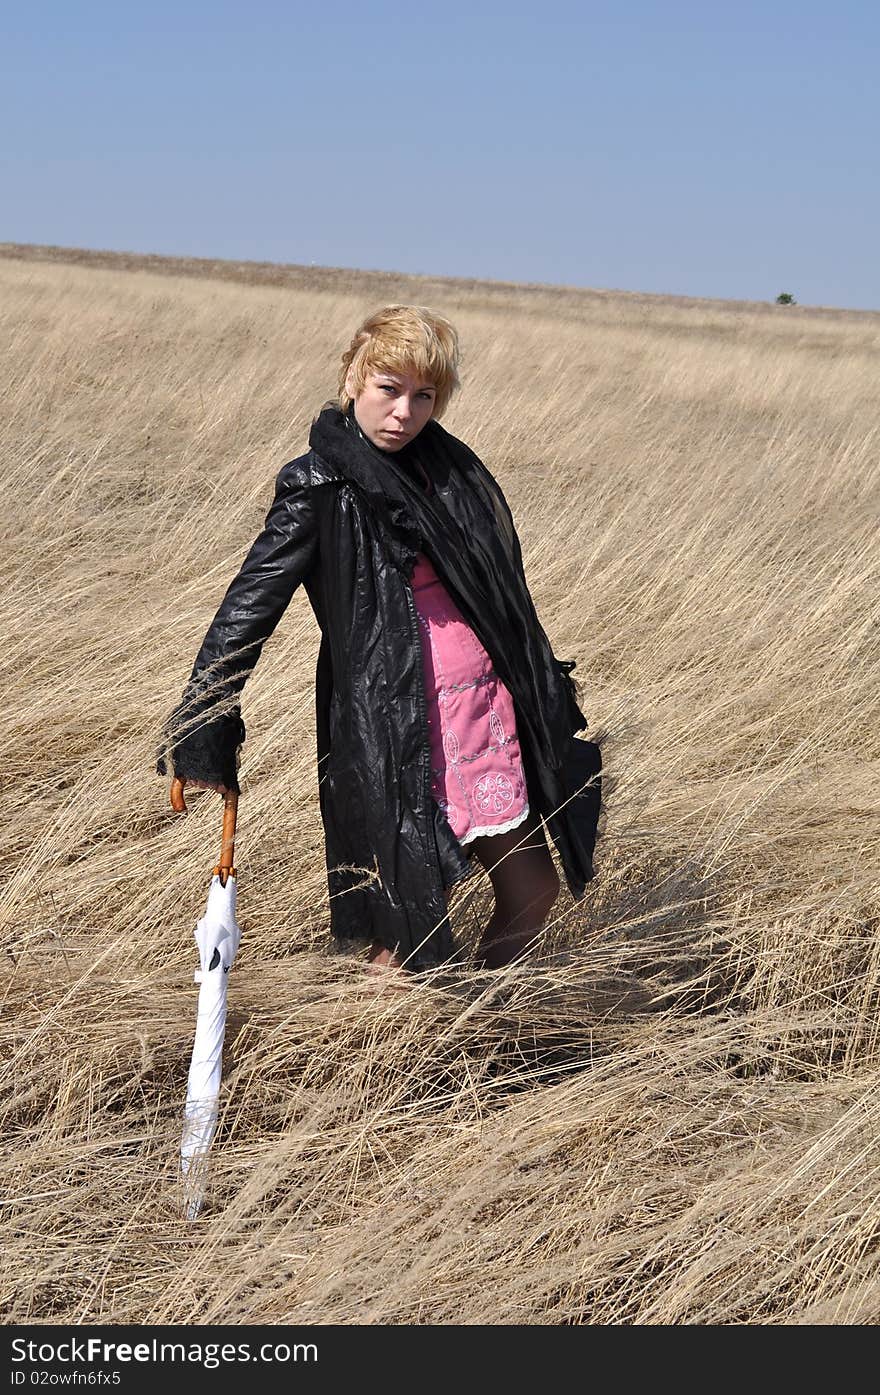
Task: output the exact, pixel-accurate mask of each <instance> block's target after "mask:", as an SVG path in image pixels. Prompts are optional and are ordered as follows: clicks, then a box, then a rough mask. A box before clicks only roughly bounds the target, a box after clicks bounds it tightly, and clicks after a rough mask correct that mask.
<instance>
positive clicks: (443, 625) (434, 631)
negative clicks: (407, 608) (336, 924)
mask: <svg viewBox="0 0 880 1395" xmlns="http://www.w3.org/2000/svg"><path fill="white" fill-rule="evenodd" d="M412 588H413V600H414V601H415V605H416V611H417V613H418V617H419V626H420V630H421V638H422V668H423V672H424V679H425V699H426V702H427V709H428V713H427V715H428V729H429V732H430V737H431V793H432V795H433V797H434V799H435V800H436V802H437V804H438V805H439V807H440V808H441V809H442V810H443V812H444V813H445V815H446V818H447V820H448V821H449V825H450V827H451V829H452V831H453V833H454V834H455V836H456V838H457V839H458V841H459V842H460V843H463V844H466V843H470V842H471V841H472V840H473V839H474V838H479V837H482V836H483V835H484V834H489V833H504V832H506V831H507V830H508V829H511V828H516V826H517V824H520V823H522V821H523V819H525V817H526V815H527V814H528V812H529V805H528V792H527V790H526V782H525V776H524V774H523V767H522V756H521V753H520V746H519V739H518V737H517V733H516V719H515V713H514V706H513V698H512V697H511V695H510V692H509V691H508V689H507V688H506V687H505V686H504V684H503V683H502V682H501V680H500V678H498V676H497V674H496V673H495V671H494V670H493V668H492V660H491V658H490V657H489V655H488V654H487V652H486V650H485V649H484V648H483V646H482V644H480V642H479V640H478V639H477V637H476V635H475V634H474V632H473V630H472V629H471V628H470V626H469V625H468V623H467V621H466V620H465V619H464V616H463V615H462V613H461V611H460V610H459V609H458V606H457V605H456V604H455V602H454V600H453V599H452V597H451V596H450V594H449V592H448V591H447V589H446V587H445V586H444V585H443V582H442V581H441V580H440V577H439V576H438V575H437V572H436V571H435V569H434V565H433V563H432V562H431V560H430V558H428V557H427V556H426V555H425V553H423V552H420V553H419V555H418V558H417V561H416V565H415V568H414V570H413V575H412Z"/></svg>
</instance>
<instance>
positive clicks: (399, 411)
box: [394, 397, 412, 421]
mask: <svg viewBox="0 0 880 1395" xmlns="http://www.w3.org/2000/svg"><path fill="white" fill-rule="evenodd" d="M394 415H395V416H396V417H398V418H399V420H400V421H408V420H409V418H410V417H411V416H412V403H411V402H410V400H409V398H408V397H398V399H397V401H396V403H395V404H394Z"/></svg>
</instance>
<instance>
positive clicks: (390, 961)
mask: <svg viewBox="0 0 880 1395" xmlns="http://www.w3.org/2000/svg"><path fill="white" fill-rule="evenodd" d="M453 890H454V888H453V887H451V886H448V887H447V888H446V890H445V892H444V893H443V894H444V896H445V897H446V904H447V906H448V905H449V898H450V896H451V895H452V892H453ZM367 966H368V967H367V972H368V973H379V972H380V971H381V970H382V969H402V968H403V965H402V964H401V962H400V960H399V959H398V957H397V955H396V954H395V953H394V951H393V950H391V949H386V948H385V946H384V945H383V943H382V941H381V940H374V941H373V943H372V944H371V945H370V949H369V952H368V954H367Z"/></svg>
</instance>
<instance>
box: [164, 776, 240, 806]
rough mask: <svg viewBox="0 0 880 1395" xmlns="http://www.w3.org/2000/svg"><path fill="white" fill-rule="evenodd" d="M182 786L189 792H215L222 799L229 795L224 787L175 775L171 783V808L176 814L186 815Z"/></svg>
mask: <svg viewBox="0 0 880 1395" xmlns="http://www.w3.org/2000/svg"><path fill="white" fill-rule="evenodd" d="M184 785H189V787H190V789H191V790H216V791H217V793H218V794H219V795H220V796H221V797H222V798H224V799H225V797H226V795H227V794H228V793H229V791H228V790H227V788H226V786H225V785H211V784H209V783H208V782H207V781H206V780H188V779H187V778H186V776H185V775H175V777H174V779H173V780H172V781H171V807H172V809H173V810H174V812H175V813H176V814H186V813H188V810H187V807H186V800H185V799H184V797H183V787H184Z"/></svg>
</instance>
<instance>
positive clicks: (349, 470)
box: [309, 404, 567, 766]
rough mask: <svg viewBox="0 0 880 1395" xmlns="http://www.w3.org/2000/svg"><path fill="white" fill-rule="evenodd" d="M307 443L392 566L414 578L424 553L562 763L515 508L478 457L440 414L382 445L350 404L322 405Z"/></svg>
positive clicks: (533, 733)
mask: <svg viewBox="0 0 880 1395" xmlns="http://www.w3.org/2000/svg"><path fill="white" fill-rule="evenodd" d="M309 445H310V446H311V448H312V449H313V450H314V451H315V452H316V453H317V454H318V455H320V456H321V458H322V459H323V460H325V461H327V463H328V464H330V465H332V466H333V467H334V468H335V469H338V470H339V471H340V473H341V474H343V475H345V477H346V478H347V479H350V480H351V481H352V482H353V483H354V484H356V485H357V486H358V487H359V488H360V490H361V491H362V493H363V494H364V495H365V497H366V500H367V503H368V505H369V507H370V508H371V509H372V510H373V511H374V513H375V514H376V515H377V516H378V518H379V520H380V523H381V525H382V535H383V539H384V542H385V546H386V550H387V553H388V556H389V558H390V560H391V562H392V563H393V565H394V566H396V567H397V568H399V569H400V570H401V571H402V572H403V573H404V575H406V576H409V575H410V574H411V572H412V568H413V565H414V564H415V561H416V555H417V553H419V552H424V553H426V554H427V556H428V557H429V558H430V560H431V561H432V562H433V564H434V566H435V567H436V569H437V571H438V573H439V574H440V576H441V578H442V580H443V581H444V583H445V585H446V586H447V587H448V589H449V592H450V594H451V595H452V597H453V599H454V600H455V602H456V604H457V605H458V606H459V608H460V610H461V611H462V614H463V615H464V617H465V619H466V620H467V622H468V624H469V625H470V626H471V627H472V629H473V630H474V633H475V634H476V635H477V637H478V638H479V639H480V642H481V643H482V644H483V647H484V648H485V649H486V651H487V652H488V654H489V655H490V657H491V659H492V662H493V664H494V666H495V671H496V672H497V674H498V676H499V678H500V679H501V681H502V682H503V683H504V684H505V685H506V686H507V687H508V689H509V690H510V692H511V694H512V695H513V698H514V701H515V702H516V705H517V714H518V720H519V722H520V724H521V725H524V726H525V727H526V731H525V732H523V733H521V736H527V737H528V738H530V742H531V746H532V750H533V751H534V753H535V754H536V755H539V756H540V757H541V758H542V759H543V760H545V761H546V762H547V764H549V765H550V766H558V765H559V763H560V759H561V755H562V750H561V744H560V741H561V734H562V736H564V735H565V734H567V732H566V733H563V732H562V728H563V727H564V726H565V721H566V713H565V710H564V703H565V699H564V697H563V696H562V693H561V685H560V674H559V662H558V661H557V660H556V659H555V658H554V657H553V653H552V650H551V647H550V643H549V641H548V639H547V636H546V634H545V633H544V630H543V629H542V627H541V625H540V623H539V621H538V617H537V615H536V613H535V608H534V604H533V602H532V598H531V595H530V594H529V589H528V585H527V583H526V579H525V575H524V573H523V568H522V554H521V552H520V546H519V540H518V538H517V536H516V530H515V528H514V525H513V519H512V517H511V513H510V509H509V508H508V505H507V502H506V500H505V498H504V495H503V493H502V491H501V489H500V487H499V486H498V484H497V483H496V481H495V480H494V478H493V477H492V475H491V474H490V472H489V471H488V470H487V469H486V467H485V466H484V465H483V463H482V461H481V460H480V459H479V458H478V456H477V455H475V454H474V452H473V451H472V450H471V449H470V448H469V447H468V446H466V445H465V444H464V442H463V441H459V440H458V439H457V438H456V437H455V436H452V435H450V433H449V432H447V431H445V430H444V428H443V427H442V426H441V425H440V423H439V422H437V421H434V420H431V421H429V422H428V423H427V424H426V425H425V426H424V427H423V428H422V430H421V431H420V432H419V434H418V436H417V437H416V438H415V440H413V441H411V442H409V443H408V444H407V445H406V446H403V447H402V448H401V449H400V450H399V451H397V452H389V451H383V450H380V449H379V448H378V447H377V446H375V445H373V443H372V442H371V441H370V440H369V439H368V437H367V436H365V435H364V433H363V431H362V430H361V429H360V427H359V426H358V423H357V420H356V419H355V416H354V410H353V404H352V406H351V407H350V408H349V411H348V413H343V412H342V411H341V409H340V408H339V407H337V406H334V405H330V404H328V405H327V406H325V407H324V409H323V410H322V411H321V413H320V414H319V416H318V417H317V418H316V419H315V421H314V422H313V423H312V429H311V433H310V435H309ZM420 468H421V470H423V471H424V472H425V474H427V475H428V477H429V478H430V480H431V482H432V484H433V491H432V492H430V493H429V492H427V491H426V489H425V487H424V484H423V483H421V482H420V478H419V472H420Z"/></svg>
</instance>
